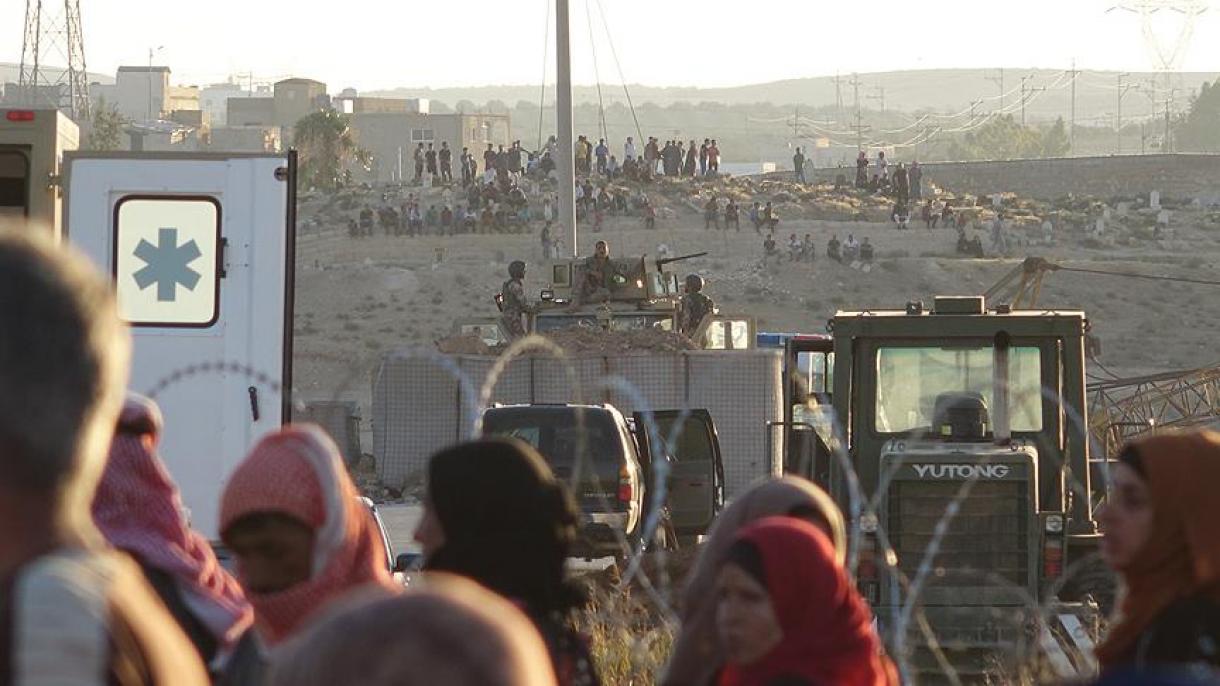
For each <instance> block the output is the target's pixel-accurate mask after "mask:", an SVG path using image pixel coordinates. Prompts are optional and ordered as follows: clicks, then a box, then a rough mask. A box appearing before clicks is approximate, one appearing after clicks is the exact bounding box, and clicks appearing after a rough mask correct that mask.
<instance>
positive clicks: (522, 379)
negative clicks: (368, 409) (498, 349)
mask: <svg viewBox="0 0 1220 686" xmlns="http://www.w3.org/2000/svg"><path fill="white" fill-rule="evenodd" d="M449 360H450V361H452V363H453V365H454V366H455V368H453V369H445V368H444V366H443V365H441V364H439V363H438V362H437V360H435V359H427V358H403V357H401V356H395V355H391V356H387V357H386V358H385V359H383V360H382V363H381V366H380V368H379V369H378V372H377V374H376V375H375V377H374V381H373V407H372V414H373V417H372V421H373V427H372V428H373V455H374V457H375V458H376V460H377V470H378V475H379V477H380V478H381V480H382V482H383V483H385V484H386V485H387V486H390V487H393V488H398V487H400V486H402V485H404V484H407V483H409V482H412V481H416V480H418V479H420V478H421V477H422V473H423V470H424V469H425V468H426V466H427V460H428V457H429V456H430V455H431V454H432V453H433V452H435V451H437V450H439V449H440V448H442V447H444V446H446V445H449V444H451V443H453V442H455V441H459V440H462V439H465V438H468V437H470V435H471V430H472V418H473V414H472V413H473V409H472V408H474V407H475V406H477V404H478V394H479V392H480V390H481V388H482V386H483V385H484V383H485V381H486V379H487V376H488V373H489V372H490V371H491V369H492V367H493V366H494V365H495V362H496V360H495V358H490V357H482V356H473V355H470V356H466V355H456V356H452V357H450V358H449ZM568 362H570V363H571V365H572V367H573V369H572V371H569V370H568V368H567V367H566V365H565V363H563V362H560V361H558V360H556V359H554V358H551V357H532V356H531V357H523V358H518V359H516V360H513V361H512V362H511V363H509V365H508V366H507V367H506V368H505V370H504V372H503V374H501V375H500V377H499V379H498V380H497V381H496V384H495V386H494V389H493V392H492V394H491V402H499V403H506V404H513V403H565V402H576V401H580V402H585V403H594V404H597V403H610V404H612V405H614V406H615V407H617V408H618V409H619V410H620V411H622V412H623V414H624V415H626V416H628V417H630V416H631V413H632V412H634V411H637V410H642V409H646V408H647V409H653V410H666V409H681V408H683V407H689V408H692V409H693V408H702V409H706V410H707V411H708V412H710V413H711V415H712V419H713V420H714V421H715V422H716V428H717V433H718V434H719V437H720V447H721V451H722V453H723V456H724V471H725V481H726V484H725V485H726V491H727V495H728V497H730V498H731V497H733V496H734V495H735V494H736V493H738V492H740V491H741V490H742V489H744V488H745V487H746V486H747V485H749V484H750V483H752V482H753V481H755V480H756V479H758V478H760V477H763V476H767V475H774V474H779V472H780V469H781V465H782V458H781V456H780V454H779V451H778V447H777V446H776V447H772V449H771V450H770V454H767V452H768V451H767V448H766V435H767V422H770V421H779V420H781V419H782V415H783V407H782V402H783V398H782V392H781V386H780V383H781V376H782V365H781V355H780V353H779V352H778V351H775V350H733V351H718V350H717V351H704V350H699V351H689V352H681V353H672V354H656V353H648V354H627V355H617V356H584V357H571V358H568ZM459 371H460V373H461V374H462V375H463V376H464V377H465V379H466V380H467V381H468V383H463V382H459V380H458V376H457V373H456V372H459ZM573 372H574V373H575V376H576V379H577V385H576V386H575V387H574V386H573V384H572V382H571V374H572V373H573Z"/></svg>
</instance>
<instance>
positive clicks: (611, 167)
mask: <svg viewBox="0 0 1220 686" xmlns="http://www.w3.org/2000/svg"><path fill="white" fill-rule="evenodd" d="M621 172H622V169H621V168H620V167H619V164H618V158H617V157H615V156H614V155H611V156H610V161H609V162H607V163H606V176H608V177H609V178H611V179H615V178H618V176H619V174H620V173H621Z"/></svg>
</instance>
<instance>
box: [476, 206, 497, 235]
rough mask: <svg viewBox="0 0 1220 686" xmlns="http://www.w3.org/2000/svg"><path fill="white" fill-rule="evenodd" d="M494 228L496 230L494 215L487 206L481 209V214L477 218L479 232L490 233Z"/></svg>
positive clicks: (490, 207)
mask: <svg viewBox="0 0 1220 686" xmlns="http://www.w3.org/2000/svg"><path fill="white" fill-rule="evenodd" d="M494 228H496V213H495V211H494V210H493V209H492V206H491V205H487V206H485V207H483V214H482V216H480V217H479V230H480V231H481V232H483V233H491V232H492V229H494Z"/></svg>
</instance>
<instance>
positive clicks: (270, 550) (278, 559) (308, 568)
mask: <svg viewBox="0 0 1220 686" xmlns="http://www.w3.org/2000/svg"><path fill="white" fill-rule="evenodd" d="M358 496H359V494H358V493H357V491H356V487H355V485H354V484H353V483H352V480H351V477H350V476H348V473H347V468H346V467H345V466H344V465H343V460H342V458H341V457H340V456H339V449H338V448H337V447H336V446H335V443H334V441H332V440H331V439H330V437H329V436H327V435H326V432H324V431H322V429H320V428H318V427H316V426H312V425H308V424H299V425H289V426H286V427H284V428H282V429H280V430H278V431H275V432H273V433H270V434H268V435H267V436H266V437H264V438H263V439H262V440H261V441H259V442H258V444H257V445H255V446H254V449H253V450H252V451H251V452H250V455H249V456H248V457H247V458H246V459H245V460H244V461H242V463H241V464H240V465H238V467H237V469H236V470H235V471H234V472H233V474H232V475H231V476H230V477H229V480H228V483H227V484H226V485H225V490H224V494H223V495H222V497H221V503H220V537H221V540H223V541H224V543H225V545H226V546H227V547H228V548H229V550H231V551H232V552H233V556H234V557H235V558H236V559H237V569H238V576H239V578H240V580H241V583H242V586H243V587H244V588H245V591H246V597H247V598H248V599H249V600H250V603H251V604H252V605H253V606H254V616H255V626H256V627H257V628H258V632H259V637H260V638H261V639H262V640H263V642H264V643H266V644H267V645H268V646H269V647H274V646H275V645H277V644H279V643H281V642H282V641H284V640H285V639H286V638H288V637H289V636H292V635H294V634H296V633H298V632H299V631H301V630H302V629H303V628H305V627H306V626H307V625H308V624H309V622H310V621H311V620H312V619H313V618H314V617H316V616H317V613H318V611H319V610H320V609H322V608H324V607H326V606H327V605H328V604H330V603H332V602H334V601H335V600H337V599H339V598H342V597H344V596H346V595H348V594H349V593H351V592H353V591H356V590H365V591H377V592H380V593H384V594H390V593H394V592H397V591H400V590H401V586H400V585H396V584H395V583H394V581H393V579H392V577H391V576H390V570H389V568H388V566H387V565H386V551H385V547H384V545H383V543H382V540H381V536H380V535H379V532H378V531H377V530H376V528H375V525H374V523H373V519H372V517H370V516H369V513H368V512H367V511H366V510H365V506H364V503H363V502H361V500H360V498H359V497H358Z"/></svg>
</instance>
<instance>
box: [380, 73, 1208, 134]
mask: <svg viewBox="0 0 1220 686" xmlns="http://www.w3.org/2000/svg"><path fill="white" fill-rule="evenodd" d="M998 76H999V70H998V69H928V70H917V71H900V72H879V73H872V74H859V75H858V79H859V81H860V89H859V90H860V100H861V107H862V108H866V109H869V110H873V111H876V110H879V109H881V108H882V104H883V102H884V108H885V109H886V110H901V111H906V112H918V111H927V110H931V111H935V112H960V111H963V110H967V109H969V108H970V105H971V103H972V102H974V101H977V100H982V102H981V103H980V104H979V105H978V108H979V111H980V112H986V111H990V110H992V109H995V108H996V107H997V106H998V105H999V98H998V95H999V93H1000V88H999V84H998V83H996V82H995V81H993V79H998ZM1217 76H1220V74H1217V73H1215V72H1208V73H1200V72H1188V73H1186V72H1184V73H1177V74H1174V75H1173V76H1172V77H1171V78H1172V87H1173V88H1176V89H1178V90H1179V92H1178V94H1177V96H1176V97H1177V98H1178V99H1179V101H1178V103H1179V104H1178V105H1177V106H1178V107H1181V106H1182V105H1184V103H1185V102H1186V98H1187V97H1188V96H1187V95H1185V94H1188V93H1190V92H1193V91H1195V90H1197V89H1198V88H1199V86H1200V84H1202V83H1203V82H1204V81H1211V80H1214V79H1216V78H1217ZM1004 77H1005V78H1004V89H1005V91H1007V92H1008V95H1007V97H1006V98H1005V101H1004V102H1005V105H1006V106H1007V107H1008V108H1010V109H1012V110H1013V112H1014V114H1018V115H1019V111H1020V109H1019V103H1020V97H1021V94H1020V88H1021V79H1022V77H1029V78H1027V79H1026V86H1027V87H1028V88H1029V89H1030V90H1029V91H1027V93H1026V95H1027V97H1028V100H1027V107H1026V117H1028V118H1030V119H1032V120H1047V119H1054V118H1055V117H1058V116H1063V117H1064V118H1065V119H1066V118H1067V117H1068V113H1069V110H1070V83H1071V80H1072V79H1071V78H1070V75H1069V74H1068V73H1067V72H1066V70H1047V69H1008V68H1006V69H1005V70H1004ZM1118 83H1119V81H1118V72H1095V71H1087V72H1081V73H1080V74H1079V75H1078V76H1077V78H1076V117H1077V121H1078V122H1080V123H1088V122H1089V120H1104V119H1106V118H1109V119H1110V120H1111V121H1112V119H1113V116H1114V112H1115V110H1116V109H1117V105H1118ZM1153 83H1155V84H1157V88H1158V89H1159V90H1163V84H1164V79H1163V77H1162V76H1160V75H1159V74H1156V73H1152V72H1141V73H1132V74H1127V75H1125V76H1124V77H1123V84H1124V87H1125V89H1126V95H1125V97H1124V98H1123V105H1122V106H1123V118H1124V119H1127V118H1129V117H1141V116H1143V117H1146V116H1148V115H1149V114H1150V113H1151V112H1152V111H1154V105H1153V101H1154V99H1163V97H1164V96H1163V94H1161V95H1154V96H1153V97H1149V96H1148V95H1145V94H1144V93H1145V91H1146V90H1148V87H1149V86H1151V84H1153ZM1132 85H1139V86H1141V88H1130V86H1132ZM628 88H629V90H630V92H631V98H632V100H633V101H634V103H635V104H636V105H637V106H638V105H640V104H642V103H645V102H651V103H655V104H657V105H662V106H666V105H670V104H673V103H678V102H681V103H690V104H697V103H700V102H717V103H722V104H725V105H739V104H751V103H757V102H770V103H773V104H776V105H793V106H796V105H800V106H808V107H826V106H834V105H836V103H837V102H840V101H841V102H842V105H843V108H844V110H847V111H850V110H852V108H853V88H852V86H851V75H850V74H844V75H842V76H841V78H840V81H839V86H838V93H837V97H836V86H835V78H834V77H825V76H824V77H816V78H807V79H792V80H787V81H774V82H770V83H759V84H751V85H745V86H735V87H730V88H691V87H672V88H658V87H654V86H641V85H629V86H628ZM1037 88H1046V90H1045V91H1036V90H1033V89H1037ZM882 89H884V101H882V98H881V96H882V94H883V92H882ZM1148 92H1151V91H1150V90H1148ZM366 95H374V96H377V95H379V96H384V97H422V98H430V99H434V100H439V101H442V102H444V103H446V104H448V105H450V106H453V105H456V104H457V103H458V102H460V101H462V100H468V101H470V102H472V103H474V104H476V105H479V106H482V105H483V104H485V103H487V102H489V101H492V100H499V101H501V102H503V103H505V104H506V105H507V106H508V107H510V108H511V107H514V106H515V105H516V104H517V103H518V101H525V102H529V103H535V104H537V103H538V101H539V87H538V85H536V84H535V85H503V86H482V87H476V88H395V89H393V90H386V91H376V92H369V93H366ZM602 97H603V101H604V102H605V103H606V105H610V104H611V103H623V104H625V103H626V102H627V98H626V96H625V95H624V93H623V88H622V86H621V85H618V84H602ZM573 99H574V100H575V102H576V103H577V104H580V103H596V102H597V90H596V88H595V87H594V86H591V85H585V86H577V87H575V88H574V89H573ZM546 100H547V102H548V103H550V102H553V100H554V88H553V87H548V88H547V98H546ZM1162 107H1163V104H1162V105H1159V106H1155V109H1157V110H1159V109H1160V108H1162Z"/></svg>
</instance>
